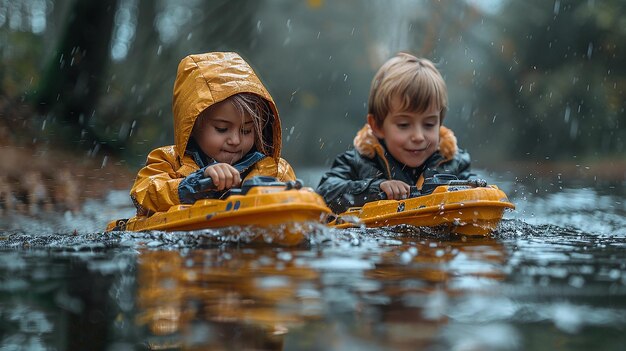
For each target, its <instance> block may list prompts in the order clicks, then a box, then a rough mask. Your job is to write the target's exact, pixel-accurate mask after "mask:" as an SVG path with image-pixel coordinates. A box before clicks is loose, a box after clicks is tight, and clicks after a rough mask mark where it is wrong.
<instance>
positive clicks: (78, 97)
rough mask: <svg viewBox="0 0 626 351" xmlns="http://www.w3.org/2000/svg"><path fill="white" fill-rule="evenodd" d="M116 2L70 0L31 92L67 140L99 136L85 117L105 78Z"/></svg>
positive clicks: (93, 109)
mask: <svg viewBox="0 0 626 351" xmlns="http://www.w3.org/2000/svg"><path fill="white" fill-rule="evenodd" d="M116 8H117V0H98V1H81V0H76V1H74V3H73V5H72V8H71V10H70V11H69V13H68V17H67V20H66V27H65V29H64V31H63V35H62V37H61V39H60V41H59V44H58V49H57V50H56V53H55V55H54V56H53V57H52V59H51V60H50V62H49V63H48V65H47V69H46V70H45V72H44V77H43V79H42V81H41V84H40V86H39V89H38V93H37V94H36V96H35V99H36V103H37V109H38V110H39V112H40V113H42V114H44V115H46V117H45V118H48V116H47V115H52V117H53V118H54V119H56V120H57V121H60V122H61V124H62V125H61V127H62V128H61V130H62V134H63V136H62V139H64V140H68V141H70V143H74V142H77V141H79V142H86V143H87V145H88V146H91V145H92V144H94V143H98V142H99V140H98V137H97V134H96V133H95V132H94V131H93V130H91V128H90V127H89V118H90V117H91V116H92V115H94V114H95V112H96V103H97V101H98V96H99V94H100V91H101V88H102V85H103V82H104V81H105V80H104V79H102V76H101V75H102V72H103V71H104V69H105V67H106V65H107V63H108V62H109V48H110V42H111V36H112V30H113V20H114V17H115V11H116ZM100 148H101V149H102V148H105V149H106V145H103V146H101V147H100Z"/></svg>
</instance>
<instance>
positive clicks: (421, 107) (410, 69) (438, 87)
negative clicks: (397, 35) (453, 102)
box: [367, 52, 448, 125]
mask: <svg viewBox="0 0 626 351" xmlns="http://www.w3.org/2000/svg"><path fill="white" fill-rule="evenodd" d="M394 97H397V98H400V101H401V103H402V106H401V110H402V111H416V112H419V113H422V112H424V111H426V110H428V109H429V108H430V107H431V106H432V105H433V104H434V105H435V106H438V107H439V108H440V109H441V110H440V112H441V113H440V116H441V117H440V122H441V121H443V118H444V117H445V114H446V111H447V110H448V92H447V90H446V83H445V82H444V80H443V77H442V76H441V73H439V71H438V70H437V68H435V65H434V64H433V63H432V62H431V61H430V60H427V59H424V58H417V57H415V56H413V55H410V54H407V53H403V52H401V53H398V54H396V56H394V57H392V58H390V59H389V60H387V62H385V63H384V64H383V65H382V66H381V67H380V69H379V70H378V72H376V75H375V76H374V79H373V80H372V86H371V88H370V95H369V100H368V111H367V112H368V113H369V114H372V115H373V116H374V120H375V121H376V124H378V125H382V124H383V121H384V120H385V117H386V116H387V115H388V114H389V111H390V108H391V101H392V100H393V98H394Z"/></svg>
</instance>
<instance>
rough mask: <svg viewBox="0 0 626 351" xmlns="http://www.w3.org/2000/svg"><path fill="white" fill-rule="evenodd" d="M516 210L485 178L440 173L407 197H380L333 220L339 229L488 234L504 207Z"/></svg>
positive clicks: (501, 192) (498, 220)
mask: <svg viewBox="0 0 626 351" xmlns="http://www.w3.org/2000/svg"><path fill="white" fill-rule="evenodd" d="M507 208H510V209H514V208H515V205H513V204H512V203H511V202H509V200H508V198H507V196H506V194H505V193H504V192H503V191H502V190H500V189H499V188H498V187H497V186H495V185H487V184H486V182H485V181H482V180H470V181H466V180H458V179H456V177H454V176H448V175H437V176H435V177H434V179H427V180H426V181H425V183H424V186H423V188H422V190H421V191H419V192H417V191H416V190H413V192H412V195H411V196H410V197H409V198H408V199H405V200H380V201H373V202H370V203H367V204H365V205H364V206H363V207H353V208H350V209H348V210H347V211H346V212H344V213H342V214H340V215H339V216H337V218H336V219H335V220H334V221H333V222H331V223H330V225H331V226H333V227H336V228H349V227H358V226H360V225H365V226H367V227H381V226H393V225H399V224H409V225H414V226H417V227H444V228H447V229H448V230H451V231H452V232H454V233H458V234H465V235H487V234H489V233H490V232H492V231H493V230H495V229H496V227H497V226H498V223H500V220H501V219H502V216H503V214H504V210H505V209H507Z"/></svg>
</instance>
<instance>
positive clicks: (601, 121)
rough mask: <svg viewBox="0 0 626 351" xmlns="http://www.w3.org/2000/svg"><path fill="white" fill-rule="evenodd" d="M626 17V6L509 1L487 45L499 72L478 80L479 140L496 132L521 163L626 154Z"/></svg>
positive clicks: (493, 67) (614, 2) (618, 3)
mask: <svg viewBox="0 0 626 351" xmlns="http://www.w3.org/2000/svg"><path fill="white" fill-rule="evenodd" d="M624 11H626V3H624V2H623V1H620V0H607V1H602V2H595V1H593V2H581V1H566V0H557V1H555V2H545V1H541V0H530V1H526V2H517V1H509V2H507V3H506V5H505V7H504V9H503V11H502V14H501V15H498V17H494V18H492V21H493V22H494V24H496V25H497V28H498V29H499V31H492V32H491V38H492V39H493V41H492V42H491V43H490V44H491V45H485V43H484V42H483V45H482V46H483V48H484V49H485V52H486V53H487V54H488V55H489V57H488V59H487V60H486V63H485V64H486V65H488V66H489V67H490V69H491V70H493V73H492V74H490V75H488V76H482V77H476V79H475V80H474V88H475V89H476V90H477V92H476V95H477V100H478V101H477V104H478V105H479V106H480V108H479V109H477V110H476V111H474V117H475V118H474V119H473V121H474V122H475V126H476V129H475V130H476V133H474V135H477V134H478V133H481V134H483V135H484V130H494V131H495V133H493V134H495V135H497V134H499V135H500V137H499V138H497V137H496V138H497V139H496V140H497V141H496V143H495V144H500V143H502V144H503V145H508V146H507V148H506V150H505V151H506V152H507V154H509V155H512V156H513V157H515V158H533V159H537V158H540V159H544V158H551V159H555V158H556V159H565V158H571V157H576V158H579V159H580V158H598V157H600V158H606V157H615V156H618V157H619V155H623V152H624V147H625V145H624V144H625V142H626V120H625V118H624V117H625V115H626V114H625V108H626V91H625V89H626V68H625V66H624V65H623V59H624V56H625V54H626V51H625V50H626V48H624V46H623V45H622V43H624V42H626V27H625V26H624V25H623V23H624V22H623V18H622V16H621V14H622V13H624ZM520 13H525V14H527V15H525V16H520V15H519V14H520ZM473 33H474V35H475V36H476V37H475V40H476V41H477V42H479V41H480V39H478V33H479V32H478V31H474V32H473ZM498 116H499V117H498ZM496 117H497V118H500V119H501V120H504V121H506V124H504V123H499V122H495V120H496ZM479 130H480V131H479ZM506 139H508V140H509V141H506Z"/></svg>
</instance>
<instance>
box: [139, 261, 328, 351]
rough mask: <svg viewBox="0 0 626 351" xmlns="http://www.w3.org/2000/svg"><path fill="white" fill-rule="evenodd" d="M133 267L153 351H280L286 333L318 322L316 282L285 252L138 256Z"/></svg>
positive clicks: (141, 321) (311, 273)
mask: <svg viewBox="0 0 626 351" xmlns="http://www.w3.org/2000/svg"><path fill="white" fill-rule="evenodd" d="M138 267H139V270H138V291H137V301H138V306H139V309H140V312H139V315H138V318H137V322H138V324H140V325H146V326H147V327H148V329H149V331H150V333H151V334H152V335H151V336H150V338H149V339H150V341H149V342H148V343H149V344H150V345H151V346H152V347H158V346H159V345H160V346H163V345H166V344H169V345H185V346H189V347H194V348H196V347H198V348H200V349H221V348H224V347H226V346H228V348H232V349H278V350H279V349H282V344H283V334H285V333H286V332H288V330H289V328H291V327H294V326H297V325H299V324H301V323H303V322H304V321H305V320H307V319H311V318H319V312H320V308H319V305H320V301H319V298H318V296H316V294H315V293H313V294H311V293H310V291H315V290H317V289H318V280H319V275H318V274H317V273H316V272H315V271H313V270H312V269H310V268H307V267H305V266H301V265H299V264H298V263H297V262H296V260H294V257H293V256H292V254H291V253H290V252H289V251H283V250H263V251H258V250H256V249H235V250H222V249H207V250H191V251H187V252H179V251H149V250H142V252H141V255H140V256H139V266H138Z"/></svg>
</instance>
